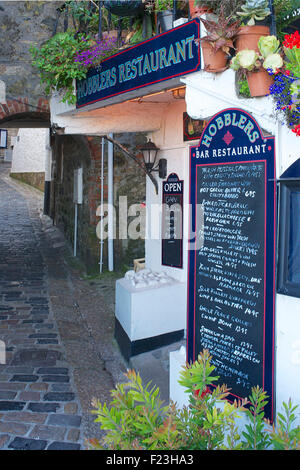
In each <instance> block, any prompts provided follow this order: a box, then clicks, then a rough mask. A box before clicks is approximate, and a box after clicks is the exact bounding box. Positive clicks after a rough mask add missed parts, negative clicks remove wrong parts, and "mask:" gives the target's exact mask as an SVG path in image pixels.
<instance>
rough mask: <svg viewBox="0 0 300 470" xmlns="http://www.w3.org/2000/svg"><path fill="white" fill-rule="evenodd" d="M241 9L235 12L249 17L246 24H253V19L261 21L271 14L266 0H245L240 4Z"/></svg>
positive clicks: (242, 16) (243, 16)
mask: <svg viewBox="0 0 300 470" xmlns="http://www.w3.org/2000/svg"><path fill="white" fill-rule="evenodd" d="M241 10H242V11H238V12H237V13H236V14H237V15H238V16H240V17H241V18H245V19H246V18H250V19H249V20H248V22H247V25H248V26H253V25H254V24H255V20H256V21H262V20H264V19H265V18H266V17H267V16H269V15H270V14H271V10H270V8H269V7H268V1H267V0H246V2H245V4H244V5H242V6H241Z"/></svg>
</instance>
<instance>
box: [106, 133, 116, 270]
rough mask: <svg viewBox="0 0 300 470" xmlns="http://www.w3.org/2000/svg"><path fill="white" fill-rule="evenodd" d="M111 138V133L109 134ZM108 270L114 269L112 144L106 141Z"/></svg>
mask: <svg viewBox="0 0 300 470" xmlns="http://www.w3.org/2000/svg"><path fill="white" fill-rule="evenodd" d="M109 137H111V138H113V134H109ZM107 179H108V181H107V185H108V217H107V219H108V270H109V271H113V270H114V146H113V144H112V142H108V178H107Z"/></svg>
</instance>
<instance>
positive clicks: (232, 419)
mask: <svg viewBox="0 0 300 470" xmlns="http://www.w3.org/2000/svg"><path fill="white" fill-rule="evenodd" d="M214 369H215V367H214V366H213V365H212V363H211V356H210V355H209V353H208V351H207V350H204V351H203V352H202V353H201V354H200V355H199V357H198V360H197V361H196V362H195V363H193V364H190V365H186V366H185V367H184V368H183V370H182V372H181V377H180V380H179V383H180V384H181V385H182V386H184V387H185V388H186V392H187V393H188V394H189V406H188V407H184V408H183V409H178V408H177V407H176V404H174V403H171V404H170V405H169V406H164V405H163V402H162V401H161V399H160V396H159V388H158V387H156V386H151V382H149V383H148V384H146V385H143V383H142V380H141V377H140V375H139V374H138V373H136V372H135V371H134V370H130V371H128V372H127V374H126V376H127V379H128V382H127V383H124V384H118V385H117V387H116V389H115V390H112V391H111V395H112V402H111V404H110V406H108V405H107V404H106V403H104V404H103V405H102V404H101V403H100V402H99V401H97V400H94V402H93V406H94V407H95V408H96V409H95V410H93V411H92V412H93V413H94V414H96V415H97V418H96V420H95V422H98V423H99V424H100V427H101V429H102V430H103V431H105V436H104V438H103V440H102V441H99V440H97V439H90V440H89V441H88V448H89V449H98V450H104V449H113V450H262V449H263V450H265V449H268V450H291V449H298V450H299V449H300V426H296V425H295V421H296V414H295V412H296V409H297V406H293V405H292V403H291V401H290V400H289V402H288V403H283V407H282V408H283V411H282V413H278V416H277V420H276V423H275V424H274V425H273V426H270V425H269V424H268V422H267V421H266V420H265V415H264V407H265V405H266V403H267V398H268V397H267V395H266V393H265V392H264V391H263V390H262V389H260V388H259V387H254V388H253V389H252V393H251V396H250V397H249V400H244V401H243V402H239V403H237V402H235V403H233V404H231V403H229V402H228V401H227V400H226V397H227V396H228V393H229V389H228V388H227V387H226V386H225V385H221V386H214V387H213V389H211V388H210V387H211V385H213V384H214V382H216V381H217V380H218V377H216V376H213V375H212V374H213V372H214ZM246 405H247V408H245V406H246ZM244 413H246V415H247V416H248V424H247V425H245V427H244V429H242V430H239V428H238V425H237V421H238V418H239V417H241V416H242V415H243V414H244Z"/></svg>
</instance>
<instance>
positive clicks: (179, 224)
mask: <svg viewBox="0 0 300 470" xmlns="http://www.w3.org/2000/svg"><path fill="white" fill-rule="evenodd" d="M162 204H163V206H162V207H163V209H162V264H163V265H164V266H171V267H173V268H182V230H183V181H182V180H179V178H178V176H177V175H176V174H175V173H171V174H170V175H169V176H168V179H167V180H166V181H164V182H163V199H162Z"/></svg>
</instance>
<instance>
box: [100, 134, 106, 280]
mask: <svg viewBox="0 0 300 470" xmlns="http://www.w3.org/2000/svg"><path fill="white" fill-rule="evenodd" d="M104 145H105V140H104V138H103V137H102V145H101V176H100V180H101V203H100V204H101V214H100V215H101V222H100V260H99V266H100V273H102V272H103V244H104V240H103V231H104V211H103V189H104V188H103V186H104Z"/></svg>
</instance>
